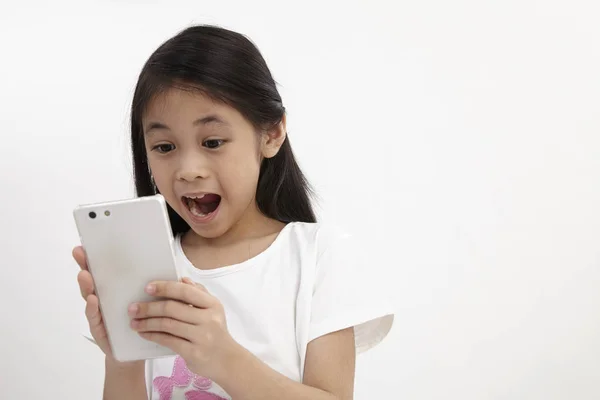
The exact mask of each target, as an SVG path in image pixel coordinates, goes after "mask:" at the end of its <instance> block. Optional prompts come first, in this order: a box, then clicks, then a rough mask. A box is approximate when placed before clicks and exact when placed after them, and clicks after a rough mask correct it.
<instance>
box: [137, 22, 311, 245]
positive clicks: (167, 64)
mask: <svg viewBox="0 0 600 400" xmlns="http://www.w3.org/2000/svg"><path fill="white" fill-rule="evenodd" d="M173 87H176V88H178V89H184V90H192V91H199V92H201V93H203V94H205V95H207V96H209V97H211V98H213V99H215V100H217V101H221V102H223V103H225V104H228V105H230V106H231V107H234V108H235V109H237V110H238V111H239V112H240V113H241V114H242V115H243V116H244V117H245V118H246V119H248V121H250V123H252V125H253V126H254V127H255V128H256V129H257V130H264V129H269V128H271V127H274V126H276V125H277V124H279V123H280V122H281V121H282V118H283V116H284V114H285V107H284V106H283V103H282V100H281V96H280V95H279V92H278V90H277V87H276V83H275V81H274V80H273V77H272V76H271V72H270V70H269V68H268V67H267V64H266V62H265V60H264V59H263V57H262V55H261V53H260V51H259V50H258V48H257V47H256V46H255V45H254V44H253V43H252V42H251V41H250V40H249V39H248V38H246V37H245V36H243V35H241V34H239V33H237V32H233V31H230V30H227V29H224V28H220V27H216V26H208V25H200V26H192V27H189V28H187V29H185V30H183V31H181V32H180V33H178V34H177V35H176V36H174V37H172V38H171V39H169V40H167V41H166V42H165V43H163V44H162V45H161V46H160V47H159V48H158V49H156V51H155V52H154V53H152V55H151V56H150V58H149V59H148V60H147V61H146V64H145V65H144V67H143V69H142V71H141V73H140V76H139V79H138V82H137V86H136V88H135V93H134V96H133V102H132V105H131V150H132V153H133V174H134V180H135V189H136V195H137V196H140V197H141V196H149V195H153V194H155V192H154V186H153V184H152V181H151V178H150V173H149V170H148V164H147V154H146V148H145V145H144V135H143V128H142V115H143V113H144V112H145V111H146V108H147V106H148V103H149V102H150V101H151V100H152V99H153V98H155V97H156V96H157V95H158V94H160V93H162V92H164V91H165V90H168V89H169V88H173ZM313 194H314V193H313V191H312V189H311V187H310V185H309V184H308V182H307V180H306V178H305V176H304V174H303V173H302V171H301V170H300V167H299V166H298V163H297V162H296V159H295V157H294V153H293V152H292V147H291V145H290V140H289V137H286V139H285V141H284V143H283V145H282V147H281V149H280V150H279V152H278V154H277V155H276V156H275V157H273V158H267V159H264V160H263V162H262V164H261V166H260V175H259V178H258V187H257V191H256V202H257V205H258V208H259V210H260V211H261V212H262V213H263V214H264V215H266V216H267V217H270V218H273V219H276V220H279V221H281V222H315V221H316V217H315V213H314V210H313V207H312V204H311V196H312V195H313ZM168 211H169V216H170V220H171V227H172V228H173V233H175V234H176V233H182V232H185V231H187V230H189V228H190V227H189V225H188V224H187V223H186V222H185V221H184V220H183V218H181V217H180V216H179V215H178V214H177V213H176V212H175V211H174V210H173V209H172V208H171V207H170V206H168Z"/></svg>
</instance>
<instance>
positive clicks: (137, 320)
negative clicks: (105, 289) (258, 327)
mask: <svg viewBox="0 0 600 400" xmlns="http://www.w3.org/2000/svg"><path fill="white" fill-rule="evenodd" d="M146 291H147V292H148V293H149V294H151V295H152V296H156V297H159V298H162V299H161V300H159V301H154V302H147V303H135V304H132V305H131V306H130V307H129V315H130V316H131V317H132V318H133V319H132V321H131V327H132V328H133V329H134V330H136V331H137V332H138V333H139V335H140V336H142V337H143V338H145V339H148V340H150V341H153V342H155V343H158V344H160V345H163V346H165V347H168V348H170V349H171V350H173V351H174V352H175V353H177V354H178V355H180V356H181V357H182V358H183V359H184V360H185V362H186V364H187V367H188V368H189V369H190V371H192V372H194V373H195V374H198V375H201V376H204V377H207V378H209V379H210V378H214V377H215V376H216V375H218V374H219V373H221V371H220V370H219V368H220V366H223V365H224V363H225V360H226V357H229V356H230V355H231V354H232V352H233V350H235V349H236V347H237V346H239V344H238V343H237V342H235V340H234V339H233V338H232V337H231V335H230V334H229V331H228V330H227V322H226V320H225V312H224V310H223V306H222V305H221V303H220V302H219V300H218V299H216V298H215V297H214V296H212V295H211V294H210V293H208V291H207V290H206V289H205V288H204V287H203V286H202V285H199V284H196V283H194V282H193V281H192V280H190V279H189V278H184V279H183V281H182V282H152V283H151V284H149V285H148V287H147V288H146ZM213 380H214V379H213Z"/></svg>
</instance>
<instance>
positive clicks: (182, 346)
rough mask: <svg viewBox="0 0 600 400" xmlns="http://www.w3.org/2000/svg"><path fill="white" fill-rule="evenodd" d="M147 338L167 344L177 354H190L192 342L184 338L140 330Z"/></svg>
mask: <svg viewBox="0 0 600 400" xmlns="http://www.w3.org/2000/svg"><path fill="white" fill-rule="evenodd" d="M138 334H139V335H140V336H141V337H143V338H144V339H146V340H150V341H151V342H154V343H157V344H160V345H161V346H165V347H167V348H169V349H171V350H173V351H174V352H175V354H188V353H189V352H190V348H191V346H192V344H191V343H190V342H189V341H187V340H185V339H182V338H179V337H176V336H173V335H169V334H168V333H162V332H138Z"/></svg>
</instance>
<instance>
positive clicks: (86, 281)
mask: <svg viewBox="0 0 600 400" xmlns="http://www.w3.org/2000/svg"><path fill="white" fill-rule="evenodd" d="M73 258H74V259H75V261H77V264H79V267H80V268H81V271H79V274H78V275H77V282H78V283H79V290H80V291H81V297H83V299H84V300H85V302H86V305H85V316H86V318H87V320H88V323H89V325H90V332H91V334H92V336H93V337H94V340H95V341H96V344H97V345H98V347H100V349H101V350H102V351H103V352H104V354H106V357H107V358H109V359H112V351H111V349H110V344H109V342H108V335H107V334H106V328H105V327H104V322H103V321H102V314H101V313H100V307H99V305H98V296H96V294H95V293H94V279H93V278H92V274H90V271H89V270H88V265H87V258H86V256H85V252H84V251H83V247H81V246H77V247H75V248H74V249H73Z"/></svg>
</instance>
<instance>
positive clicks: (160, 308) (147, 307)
mask: <svg viewBox="0 0 600 400" xmlns="http://www.w3.org/2000/svg"><path fill="white" fill-rule="evenodd" d="M128 311H129V316H130V317H132V318H137V319H141V318H154V317H167V318H172V319H176V320H178V321H181V322H186V323H189V324H198V323H199V322H200V318H199V316H198V313H199V312H202V310H200V309H198V308H195V307H190V306H189V305H188V304H184V303H182V302H180V301H175V300H165V301H152V302H145V303H134V304H132V305H131V306H129V310H128Z"/></svg>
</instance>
